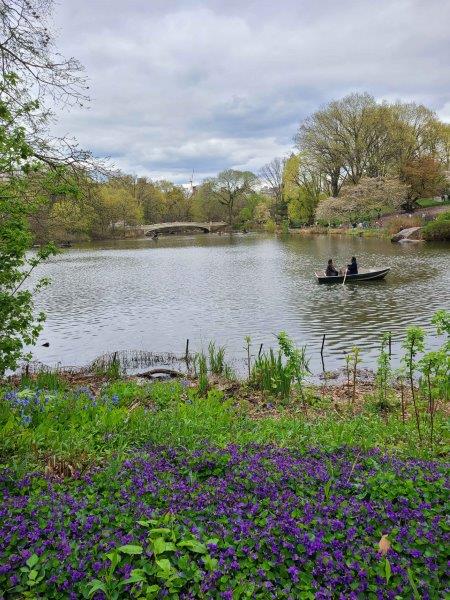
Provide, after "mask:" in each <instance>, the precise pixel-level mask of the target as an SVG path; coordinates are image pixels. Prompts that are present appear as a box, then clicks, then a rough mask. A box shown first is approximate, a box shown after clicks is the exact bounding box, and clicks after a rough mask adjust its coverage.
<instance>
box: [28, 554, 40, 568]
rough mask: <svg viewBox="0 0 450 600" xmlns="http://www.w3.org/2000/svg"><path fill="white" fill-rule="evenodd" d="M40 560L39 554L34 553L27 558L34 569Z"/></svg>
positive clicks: (30, 566) (29, 565)
mask: <svg viewBox="0 0 450 600" xmlns="http://www.w3.org/2000/svg"><path fill="white" fill-rule="evenodd" d="M38 561H39V556H38V555H37V554H32V555H31V556H30V558H29V559H28V560H27V562H26V565H27V567H29V568H30V569H32V568H33V567H34V566H35V565H36V564H37V563H38Z"/></svg>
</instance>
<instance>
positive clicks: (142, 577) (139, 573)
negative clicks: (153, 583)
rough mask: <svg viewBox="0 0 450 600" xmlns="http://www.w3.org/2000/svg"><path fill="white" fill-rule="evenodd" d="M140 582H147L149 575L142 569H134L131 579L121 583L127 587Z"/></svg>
mask: <svg viewBox="0 0 450 600" xmlns="http://www.w3.org/2000/svg"><path fill="white" fill-rule="evenodd" d="M140 581H147V575H146V573H145V571H143V570H142V569H133V571H131V574H130V577H129V578H128V579H125V581H122V582H121V585H126V584H127V583H138V582H140Z"/></svg>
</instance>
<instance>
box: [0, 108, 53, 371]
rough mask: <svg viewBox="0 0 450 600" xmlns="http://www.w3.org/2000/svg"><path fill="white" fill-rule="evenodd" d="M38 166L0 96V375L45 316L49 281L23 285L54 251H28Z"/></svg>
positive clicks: (20, 354)
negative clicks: (31, 178)
mask: <svg viewBox="0 0 450 600" xmlns="http://www.w3.org/2000/svg"><path fill="white" fill-rule="evenodd" d="M24 110H27V109H24ZM18 112H21V111H18ZM18 112H16V114H15V116H17V114H18ZM20 116H21V115H20ZM35 168H37V167H36V166H35V165H34V164H33V152H32V148H31V147H30V146H29V145H28V144H27V142H26V140H25V132H24V129H23V128H22V127H21V126H18V125H16V124H15V123H14V118H13V115H12V113H11V112H10V111H9V109H8V107H7V106H6V105H5V103H4V102H2V101H1V100H0V173H1V174H2V177H1V178H0V377H1V376H2V375H4V373H5V371H6V370H7V369H14V368H15V367H16V366H17V362H18V360H19V359H20V358H22V357H23V356H24V347H25V346H26V345H30V344H33V343H34V342H35V341H36V339H37V337H38V335H39V332H40V331H41V328H42V323H43V320H44V315H43V314H42V313H41V314H39V315H37V316H35V315H34V314H33V308H34V306H33V292H36V291H37V290H38V289H40V288H41V287H42V286H44V285H45V284H46V280H44V279H42V280H41V281H40V282H39V283H38V284H37V285H36V286H35V288H34V290H30V289H25V288H24V283H25V282H26V280H27V279H28V277H29V275H30V274H31V272H32V271H33V270H34V269H35V268H36V267H37V266H38V265H39V264H40V263H41V262H42V261H43V260H45V259H46V258H47V257H48V256H49V255H50V254H52V253H54V251H55V250H54V248H53V247H51V246H47V247H45V248H42V249H40V250H39V251H38V252H37V253H35V254H33V255H32V256H31V257H30V258H27V255H26V252H27V250H28V249H29V247H30V245H31V240H32V237H31V234H30V232H29V229H28V222H27V218H28V216H29V214H30V213H31V212H32V211H33V208H34V203H33V202H32V201H30V198H29V197H28V195H27V192H28V189H27V173H28V172H29V171H30V170H31V169H35Z"/></svg>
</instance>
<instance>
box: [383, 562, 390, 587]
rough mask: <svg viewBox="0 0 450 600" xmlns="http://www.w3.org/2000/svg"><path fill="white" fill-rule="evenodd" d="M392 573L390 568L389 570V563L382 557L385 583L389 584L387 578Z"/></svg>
mask: <svg viewBox="0 0 450 600" xmlns="http://www.w3.org/2000/svg"><path fill="white" fill-rule="evenodd" d="M391 575H392V570H391V563H390V562H389V561H388V559H387V558H385V559H384V576H385V578H386V583H387V584H389V579H390V578H391Z"/></svg>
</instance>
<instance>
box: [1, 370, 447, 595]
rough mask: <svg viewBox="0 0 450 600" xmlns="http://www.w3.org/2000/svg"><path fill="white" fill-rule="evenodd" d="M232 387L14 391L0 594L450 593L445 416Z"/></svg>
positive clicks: (41, 385) (7, 394)
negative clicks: (448, 583)
mask: <svg viewBox="0 0 450 600" xmlns="http://www.w3.org/2000/svg"><path fill="white" fill-rule="evenodd" d="M233 385H234V391H235V392H236V396H237V397H238V398H240V399H236V398H233V397H230V398H228V399H226V398H225V395H226V391H224V390H223V388H224V387H225V383H224V382H222V383H221V384H219V383H217V384H216V385H212V384H210V389H209V391H208V392H207V393H206V395H203V393H200V392H199V383H198V381H196V382H190V383H189V384H188V382H187V381H183V382H166V383H162V382H156V383H145V382H144V383H142V381H135V380H120V379H119V380H115V381H111V382H103V383H101V384H96V383H94V381H91V382H90V384H89V385H88V386H82V387H80V386H78V387H73V386H72V385H70V384H68V383H67V382H66V381H64V379H61V378H60V377H56V376H50V377H49V376H48V375H44V376H38V377H37V378H36V379H33V380H30V379H26V380H24V381H23V382H21V383H20V384H19V385H18V386H15V387H14V388H13V389H12V388H11V387H10V386H6V387H5V388H4V389H3V390H2V401H1V403H0V406H1V413H0V422H1V428H2V436H1V438H0V439H1V442H0V444H1V446H0V456H1V464H2V468H1V470H0V489H1V494H2V497H3V504H2V506H1V508H0V515H1V519H0V531H1V537H2V540H3V546H2V549H1V550H0V562H1V564H2V567H1V568H0V590H1V591H2V592H3V593H4V594H6V597H7V598H46V599H47V598H49V599H50V598H60V599H62V598H91V597H94V598H96V599H98V600H100V599H102V598H106V599H116V598H180V599H181V598H184V599H186V600H187V599H193V598H217V599H221V598H225V599H229V600H235V599H240V598H261V599H269V598H286V599H288V598H291V599H294V598H295V599H296V598H305V599H316V598H337V597H340V598H355V599H359V598H405V599H406V598H412V597H418V598H419V597H420V598H422V597H427V598H432V599H436V600H437V599H438V598H441V597H443V596H442V594H443V593H444V588H445V585H444V579H443V573H444V568H445V545H444V527H445V525H444V519H445V513H444V500H445V488H444V485H443V482H444V478H445V475H446V473H448V471H447V469H446V466H445V465H444V464H443V463H442V462H441V461H440V457H441V456H442V455H443V454H444V453H445V432H446V423H445V414H444V413H443V412H441V411H439V414H438V415H437V418H436V419H435V423H434V444H433V446H432V447H431V446H430V445H429V444H428V443H427V442H426V441H425V439H426V438H427V436H428V435H429V433H430V431H429V427H428V426H427V415H426V412H425V411H423V412H422V411H421V415H420V416H421V420H422V430H421V432H422V440H420V439H419V437H418V434H417V429H416V425H415V422H414V417H413V415H412V414H409V413H407V414H406V415H403V416H402V412H401V410H400V408H399V405H398V403H397V402H395V401H393V400H392V405H391V407H390V409H389V410H387V408H386V407H384V408H383V409H382V410H381V409H380V407H379V406H377V404H376V402H375V401H374V395H373V394H372V393H368V394H366V393H365V392H364V389H365V390H366V392H367V391H368V388H367V387H366V388H364V389H363V388H358V390H356V394H357V397H356V398H354V396H353V393H354V392H353V388H352V389H347V390H346V389H342V390H341V391H340V392H339V393H337V392H336V391H335V393H334V395H333V393H332V390H329V391H327V390H325V389H308V390H305V396H304V401H303V402H302V403H301V404H300V402H299V400H298V399H295V398H292V399H291V400H289V401H283V402H280V401H277V400H276V399H274V398H273V397H272V396H270V395H267V396H266V395H258V396H257V399H256V400H255V398H254V399H253V402H251V401H250V399H249V398H250V396H249V394H248V390H247V389H246V388H244V389H242V388H237V387H236V384H233ZM191 386H192V387H191ZM219 388H222V389H219ZM245 397H247V399H245ZM353 400H354V401H353ZM413 457H414V458H413ZM433 457H434V460H433ZM416 592H417V596H415V594H416ZM336 594H339V595H336Z"/></svg>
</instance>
